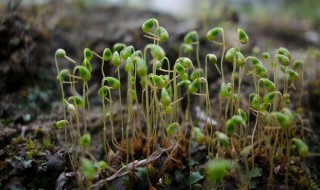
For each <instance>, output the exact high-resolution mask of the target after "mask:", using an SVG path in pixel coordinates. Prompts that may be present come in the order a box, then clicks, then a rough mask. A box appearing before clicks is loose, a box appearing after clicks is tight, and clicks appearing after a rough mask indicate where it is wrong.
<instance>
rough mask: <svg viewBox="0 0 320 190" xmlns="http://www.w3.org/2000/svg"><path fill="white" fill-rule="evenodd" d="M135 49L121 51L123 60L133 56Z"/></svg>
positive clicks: (130, 47) (129, 48)
mask: <svg viewBox="0 0 320 190" xmlns="http://www.w3.org/2000/svg"><path fill="white" fill-rule="evenodd" d="M132 51H133V47H132V46H128V47H126V48H124V49H123V50H122V51H121V58H122V59H123V60H127V59H128V57H130V56H131V55H132Z"/></svg>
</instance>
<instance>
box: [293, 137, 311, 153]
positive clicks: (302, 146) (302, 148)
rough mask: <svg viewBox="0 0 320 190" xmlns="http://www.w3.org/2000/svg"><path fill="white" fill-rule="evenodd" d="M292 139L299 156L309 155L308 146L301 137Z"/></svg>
mask: <svg viewBox="0 0 320 190" xmlns="http://www.w3.org/2000/svg"><path fill="white" fill-rule="evenodd" d="M292 141H293V142H294V143H295V145H296V149H297V152H298V154H299V156H301V157H307V156H308V155H309V148H308V145H307V144H306V143H304V142H303V141H302V140H301V139H299V138H293V139H292Z"/></svg>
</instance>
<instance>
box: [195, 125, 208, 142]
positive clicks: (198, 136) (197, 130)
mask: <svg viewBox="0 0 320 190" xmlns="http://www.w3.org/2000/svg"><path fill="white" fill-rule="evenodd" d="M193 131H194V136H195V138H196V141H197V143H198V144H201V143H203V141H204V140H205V138H206V137H205V136H204V134H203V133H202V132H201V130H200V128H198V127H194V128H193Z"/></svg>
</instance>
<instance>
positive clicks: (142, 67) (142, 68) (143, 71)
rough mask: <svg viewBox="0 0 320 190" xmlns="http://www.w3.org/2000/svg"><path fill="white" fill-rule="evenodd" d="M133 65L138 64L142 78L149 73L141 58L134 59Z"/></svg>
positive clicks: (138, 71) (138, 70) (138, 72)
mask: <svg viewBox="0 0 320 190" xmlns="http://www.w3.org/2000/svg"><path fill="white" fill-rule="evenodd" d="M132 61H133V64H136V68H137V74H138V76H140V77H143V76H146V75H147V73H148V66H147V64H146V62H145V61H144V60H143V59H142V58H141V57H134V58H133V60H132Z"/></svg>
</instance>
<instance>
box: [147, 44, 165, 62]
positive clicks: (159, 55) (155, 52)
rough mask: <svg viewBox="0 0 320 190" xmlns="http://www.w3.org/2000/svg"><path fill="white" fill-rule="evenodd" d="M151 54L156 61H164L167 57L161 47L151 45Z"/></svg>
mask: <svg viewBox="0 0 320 190" xmlns="http://www.w3.org/2000/svg"><path fill="white" fill-rule="evenodd" d="M150 53H151V55H152V57H153V58H154V59H157V60H162V59H163V58H164V57H165V52H164V50H163V49H162V47H161V46H158V45H154V44H151V46H150Z"/></svg>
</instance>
